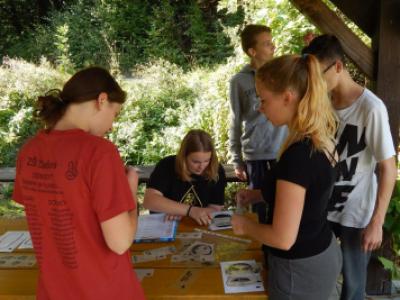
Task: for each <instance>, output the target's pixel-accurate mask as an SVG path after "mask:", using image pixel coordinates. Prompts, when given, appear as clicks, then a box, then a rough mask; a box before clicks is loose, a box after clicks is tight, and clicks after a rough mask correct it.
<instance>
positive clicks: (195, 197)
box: [147, 155, 226, 207]
mask: <svg viewBox="0 0 400 300" xmlns="http://www.w3.org/2000/svg"><path fill="white" fill-rule="evenodd" d="M175 159H176V156H175V155H173V156H167V157H165V158H163V159H162V160H160V161H159V162H158V164H157V165H156V167H155V168H154V170H153V173H151V175H150V179H149V182H148V183H147V187H148V188H152V189H156V190H158V191H160V192H161V193H162V194H163V195H164V197H166V198H168V199H171V200H175V201H177V202H181V203H185V204H189V205H195V206H200V207H207V206H208V205H209V204H217V205H224V190H225V186H226V177H225V171H224V169H223V167H222V166H221V165H219V169H218V180H217V181H213V180H207V179H206V178H204V177H203V176H199V175H195V174H193V175H192V181H190V182H188V181H183V180H181V179H180V178H179V176H178V174H177V173H176V171H175Z"/></svg>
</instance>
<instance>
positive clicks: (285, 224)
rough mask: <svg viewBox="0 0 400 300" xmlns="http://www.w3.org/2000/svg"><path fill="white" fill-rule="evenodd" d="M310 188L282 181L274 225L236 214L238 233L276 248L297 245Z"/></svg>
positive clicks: (278, 190) (233, 218)
mask: <svg viewBox="0 0 400 300" xmlns="http://www.w3.org/2000/svg"><path fill="white" fill-rule="evenodd" d="M305 194H306V189H305V188H304V187H302V186H300V185H297V184H295V183H291V182H289V181H285V180H278V181H277V187H276V198H275V208H274V217H273V223H272V224H271V225H264V224H258V223H256V222H254V221H253V220H250V219H248V218H246V217H243V216H239V215H234V216H233V217H232V227H233V231H234V232H235V234H239V235H241V234H245V235H248V236H250V237H251V238H253V239H255V240H257V241H259V242H261V243H263V244H265V245H268V246H271V247H274V248H277V249H282V250H289V249H290V248H291V247H292V246H293V245H294V243H295V241H296V238H297V234H298V232H299V226H300V221H301V216H302V212H303V207H304V200H305Z"/></svg>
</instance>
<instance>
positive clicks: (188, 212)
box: [186, 205, 193, 217]
mask: <svg viewBox="0 0 400 300" xmlns="http://www.w3.org/2000/svg"><path fill="white" fill-rule="evenodd" d="M192 207H193V205H189V208H188V210H187V212H186V217H190V210H191V209H192Z"/></svg>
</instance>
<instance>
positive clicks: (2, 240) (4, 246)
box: [0, 231, 30, 252]
mask: <svg viewBox="0 0 400 300" xmlns="http://www.w3.org/2000/svg"><path fill="white" fill-rule="evenodd" d="M27 239H30V235H29V232H28V231H7V232H6V233H4V234H3V235H2V236H0V252H13V251H14V250H15V249H16V248H17V247H18V246H19V245H21V244H22V243H23V242H24V241H26V240H27Z"/></svg>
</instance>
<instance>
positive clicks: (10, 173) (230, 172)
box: [0, 164, 240, 183]
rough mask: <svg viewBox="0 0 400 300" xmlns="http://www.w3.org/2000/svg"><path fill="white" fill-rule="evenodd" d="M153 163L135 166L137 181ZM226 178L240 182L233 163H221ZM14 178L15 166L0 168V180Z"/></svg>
mask: <svg viewBox="0 0 400 300" xmlns="http://www.w3.org/2000/svg"><path fill="white" fill-rule="evenodd" d="M154 167H155V165H146V166H135V168H136V169H137V171H138V174H139V183H147V182H148V181H149V178H150V174H151V172H153V170H154ZM223 167H224V170H225V174H226V179H227V181H228V182H240V180H239V178H237V177H236V175H235V170H234V167H233V165H231V164H224V165H223ZM14 180H15V168H14V167H6V168H0V182H14Z"/></svg>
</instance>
